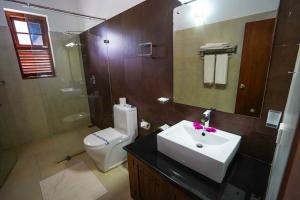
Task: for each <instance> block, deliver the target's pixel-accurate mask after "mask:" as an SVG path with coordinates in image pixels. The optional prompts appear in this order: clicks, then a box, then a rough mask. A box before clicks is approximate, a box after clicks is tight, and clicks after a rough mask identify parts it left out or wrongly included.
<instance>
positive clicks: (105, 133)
mask: <svg viewBox="0 0 300 200" xmlns="http://www.w3.org/2000/svg"><path fill="white" fill-rule="evenodd" d="M121 138H123V134H121V133H120V132H118V131H117V130H115V129H113V128H107V129H104V130H101V131H98V132H95V133H92V134H90V135H88V136H87V137H85V139H84V144H85V145H87V146H90V147H102V146H106V145H109V144H110V143H112V142H114V141H115V140H118V139H121Z"/></svg>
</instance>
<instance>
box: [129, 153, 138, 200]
mask: <svg viewBox="0 0 300 200" xmlns="http://www.w3.org/2000/svg"><path fill="white" fill-rule="evenodd" d="M128 171H129V182H130V193H131V197H132V198H133V199H135V200H138V199H140V193H139V191H140V189H139V176H138V175H139V172H138V161H137V160H136V159H134V158H133V157H132V156H131V155H130V154H128Z"/></svg>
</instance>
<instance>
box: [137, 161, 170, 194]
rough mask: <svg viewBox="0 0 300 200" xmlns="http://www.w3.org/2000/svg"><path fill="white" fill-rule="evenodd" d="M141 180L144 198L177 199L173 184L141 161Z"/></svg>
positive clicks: (141, 192)
mask: <svg viewBox="0 0 300 200" xmlns="http://www.w3.org/2000/svg"><path fill="white" fill-rule="evenodd" d="M139 181H140V196H141V199H142V200H154V199H155V200H173V199H174V200H175V194H174V192H173V187H172V185H171V184H170V183H168V182H167V181H165V180H164V179H163V178H162V177H161V176H160V175H159V174H157V173H156V172H155V171H153V170H152V169H150V168H149V167H148V166H146V165H144V164H143V163H141V162H139Z"/></svg>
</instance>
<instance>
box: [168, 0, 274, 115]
mask: <svg viewBox="0 0 300 200" xmlns="http://www.w3.org/2000/svg"><path fill="white" fill-rule="evenodd" d="M278 5H279V0H247V1H238V0H227V1H217V0H209V1H208V0H196V1H193V2H191V3H189V4H184V5H182V6H179V7H177V8H175V9H174V13H173V15H174V16H173V20H174V27H173V31H174V44H173V46H174V70H173V71H174V74H173V76H174V86H173V87H174V88H173V90H174V101H175V103H180V104H187V105H192V106H198V107H202V108H216V109H217V110H220V111H224V112H229V113H237V114H243V115H249V116H254V117H260V114H261V109H262V105H263V99H264V94H265V85H266V80H267V73H268V68H269V63H270V56H271V51H272V42H273V35H274V29H275V20H276V16H277V9H278Z"/></svg>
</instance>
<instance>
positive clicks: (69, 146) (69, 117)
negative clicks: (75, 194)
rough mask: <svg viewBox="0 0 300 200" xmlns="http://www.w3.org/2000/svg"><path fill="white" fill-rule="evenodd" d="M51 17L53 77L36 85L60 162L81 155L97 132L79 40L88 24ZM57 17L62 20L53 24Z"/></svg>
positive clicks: (69, 18)
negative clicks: (87, 138) (92, 116)
mask: <svg viewBox="0 0 300 200" xmlns="http://www.w3.org/2000/svg"><path fill="white" fill-rule="evenodd" d="M50 16H51V17H48V24H49V26H50V27H49V35H50V40H51V47H52V56H53V62H54V66H55V74H56V76H55V77H53V78H45V79H43V78H42V79H37V82H38V85H39V90H40V96H41V99H42V107H43V110H44V113H45V118H46V124H47V127H48V132H49V134H50V135H51V136H52V142H53V151H54V153H55V157H56V161H57V162H60V161H62V160H65V159H68V158H69V157H72V156H74V155H77V154H79V153H82V152H83V151H84V146H83V139H84V137H85V136H86V135H88V134H91V133H92V132H95V131H97V130H98V128H96V127H91V114H90V108H89V102H88V99H89V97H88V95H87V89H86V82H85V75H84V68H83V62H82V53H81V44H80V38H79V33H80V32H81V31H82V30H83V27H82V26H83V25H85V24H87V23H88V22H90V21H89V20H87V19H82V18H78V17H74V16H64V15H62V14H60V13H55V14H54V13H51V15H50ZM59 17H60V19H64V20H58V21H56V20H57V19H56V18H59ZM70 23H71V24H70ZM72 23H75V24H72ZM51 24H55V26H53V27H52V26H51ZM59 27H63V28H59ZM78 30H81V31H78Z"/></svg>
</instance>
